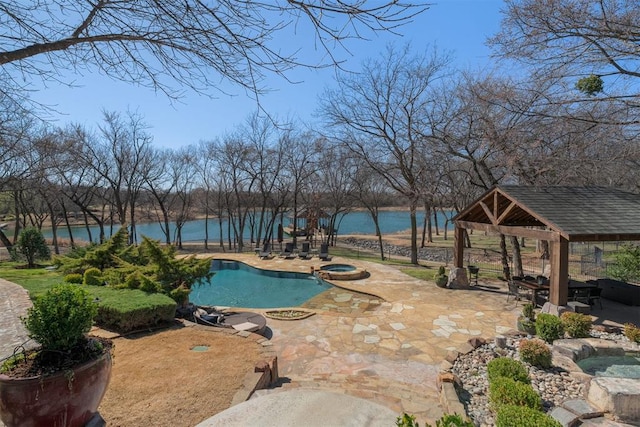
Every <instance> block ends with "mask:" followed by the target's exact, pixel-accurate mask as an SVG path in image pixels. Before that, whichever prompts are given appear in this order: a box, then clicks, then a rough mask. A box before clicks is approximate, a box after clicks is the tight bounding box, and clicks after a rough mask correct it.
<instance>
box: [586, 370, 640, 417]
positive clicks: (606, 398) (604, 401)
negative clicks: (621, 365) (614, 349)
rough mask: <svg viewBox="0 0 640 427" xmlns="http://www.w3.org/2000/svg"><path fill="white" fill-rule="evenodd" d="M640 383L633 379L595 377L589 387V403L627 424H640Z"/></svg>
mask: <svg viewBox="0 0 640 427" xmlns="http://www.w3.org/2000/svg"><path fill="white" fill-rule="evenodd" d="M638 396H640V381H638V380H636V379H631V378H607V377H595V378H594V379H593V380H591V386H590V387H589V396H588V398H589V401H591V402H594V403H595V404H597V405H599V406H600V409H602V410H604V411H608V412H611V413H613V414H616V416H617V417H619V418H620V419H621V420H623V421H625V422H633V421H635V422H640V405H639V404H638Z"/></svg>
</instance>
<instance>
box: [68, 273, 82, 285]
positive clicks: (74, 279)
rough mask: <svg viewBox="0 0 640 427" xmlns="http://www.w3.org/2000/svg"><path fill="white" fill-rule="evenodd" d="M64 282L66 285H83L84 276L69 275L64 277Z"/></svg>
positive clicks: (78, 274)
mask: <svg viewBox="0 0 640 427" xmlns="http://www.w3.org/2000/svg"><path fill="white" fill-rule="evenodd" d="M64 281H65V282H66V283H73V284H74V285H81V284H82V274H80V273H69V274H67V275H66V276H64Z"/></svg>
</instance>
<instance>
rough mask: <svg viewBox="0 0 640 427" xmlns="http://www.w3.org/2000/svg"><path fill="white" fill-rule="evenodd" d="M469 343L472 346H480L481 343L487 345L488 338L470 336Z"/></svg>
mask: <svg viewBox="0 0 640 427" xmlns="http://www.w3.org/2000/svg"><path fill="white" fill-rule="evenodd" d="M467 343H469V344H470V345H471V347H473V348H474V349H475V348H478V347H480V346H481V345H485V344H486V343H487V340H485V339H484V338H469V339H468V340H467Z"/></svg>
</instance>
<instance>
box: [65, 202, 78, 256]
mask: <svg viewBox="0 0 640 427" xmlns="http://www.w3.org/2000/svg"><path fill="white" fill-rule="evenodd" d="M62 213H63V214H64V222H65V224H66V225H67V233H69V242H70V243H71V248H75V247H76V243H75V242H74V241H73V232H72V231H71V224H70V223H69V212H67V208H66V206H65V205H64V203H62ZM74 217H75V215H74Z"/></svg>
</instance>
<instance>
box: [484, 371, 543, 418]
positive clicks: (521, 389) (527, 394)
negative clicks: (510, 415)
mask: <svg viewBox="0 0 640 427" xmlns="http://www.w3.org/2000/svg"><path fill="white" fill-rule="evenodd" d="M489 402H490V403H491V406H492V408H493V409H494V410H499V409H500V407H501V406H502V405H519V406H527V407H529V408H532V409H541V408H542V399H541V398H540V396H539V395H538V393H536V391H535V390H534V389H533V387H532V386H531V385H530V384H525V383H521V382H518V381H515V380H512V379H511V378H506V377H498V378H494V379H493V380H492V381H490V382H489Z"/></svg>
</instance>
